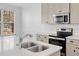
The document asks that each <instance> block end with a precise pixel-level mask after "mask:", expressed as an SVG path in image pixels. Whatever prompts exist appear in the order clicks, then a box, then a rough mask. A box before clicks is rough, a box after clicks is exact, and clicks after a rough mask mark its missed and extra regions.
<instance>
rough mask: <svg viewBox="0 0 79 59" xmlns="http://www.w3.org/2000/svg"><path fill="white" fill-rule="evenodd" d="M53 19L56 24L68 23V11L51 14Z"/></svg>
mask: <svg viewBox="0 0 79 59" xmlns="http://www.w3.org/2000/svg"><path fill="white" fill-rule="evenodd" d="M53 19H54V22H55V23H57V24H70V19H69V13H59V14H56V15H53Z"/></svg>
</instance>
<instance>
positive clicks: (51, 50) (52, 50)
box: [2, 40, 62, 56]
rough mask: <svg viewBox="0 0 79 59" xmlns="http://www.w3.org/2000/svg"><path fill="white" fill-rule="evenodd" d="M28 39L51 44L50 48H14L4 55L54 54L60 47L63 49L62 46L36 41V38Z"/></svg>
mask: <svg viewBox="0 0 79 59" xmlns="http://www.w3.org/2000/svg"><path fill="white" fill-rule="evenodd" d="M27 41H32V42H35V43H38V44H41V45H45V46H49V49H47V50H44V51H42V52H38V53H37V52H36V53H35V52H31V51H29V50H27V49H23V48H21V49H13V50H9V51H5V52H4V53H3V54H2V55H4V56H6V55H7V56H48V55H50V54H54V53H56V52H57V51H60V49H62V47H60V46H56V45H51V44H46V43H43V42H39V41H35V40H27Z"/></svg>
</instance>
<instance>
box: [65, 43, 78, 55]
mask: <svg viewBox="0 0 79 59" xmlns="http://www.w3.org/2000/svg"><path fill="white" fill-rule="evenodd" d="M66 46H67V54H66V55H67V56H79V46H77V45H72V44H67V45H66Z"/></svg>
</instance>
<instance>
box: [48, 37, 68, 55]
mask: <svg viewBox="0 0 79 59" xmlns="http://www.w3.org/2000/svg"><path fill="white" fill-rule="evenodd" d="M49 44H53V45H57V46H61V47H62V50H61V55H66V41H65V40H57V39H52V38H49Z"/></svg>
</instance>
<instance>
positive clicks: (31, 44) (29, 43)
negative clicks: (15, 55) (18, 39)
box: [21, 42, 36, 48]
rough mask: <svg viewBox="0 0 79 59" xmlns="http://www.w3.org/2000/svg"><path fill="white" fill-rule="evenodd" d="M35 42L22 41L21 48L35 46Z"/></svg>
mask: <svg viewBox="0 0 79 59" xmlns="http://www.w3.org/2000/svg"><path fill="white" fill-rule="evenodd" d="M35 45H36V44H35V43H33V42H25V43H22V44H21V48H29V47H33V46H35Z"/></svg>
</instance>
